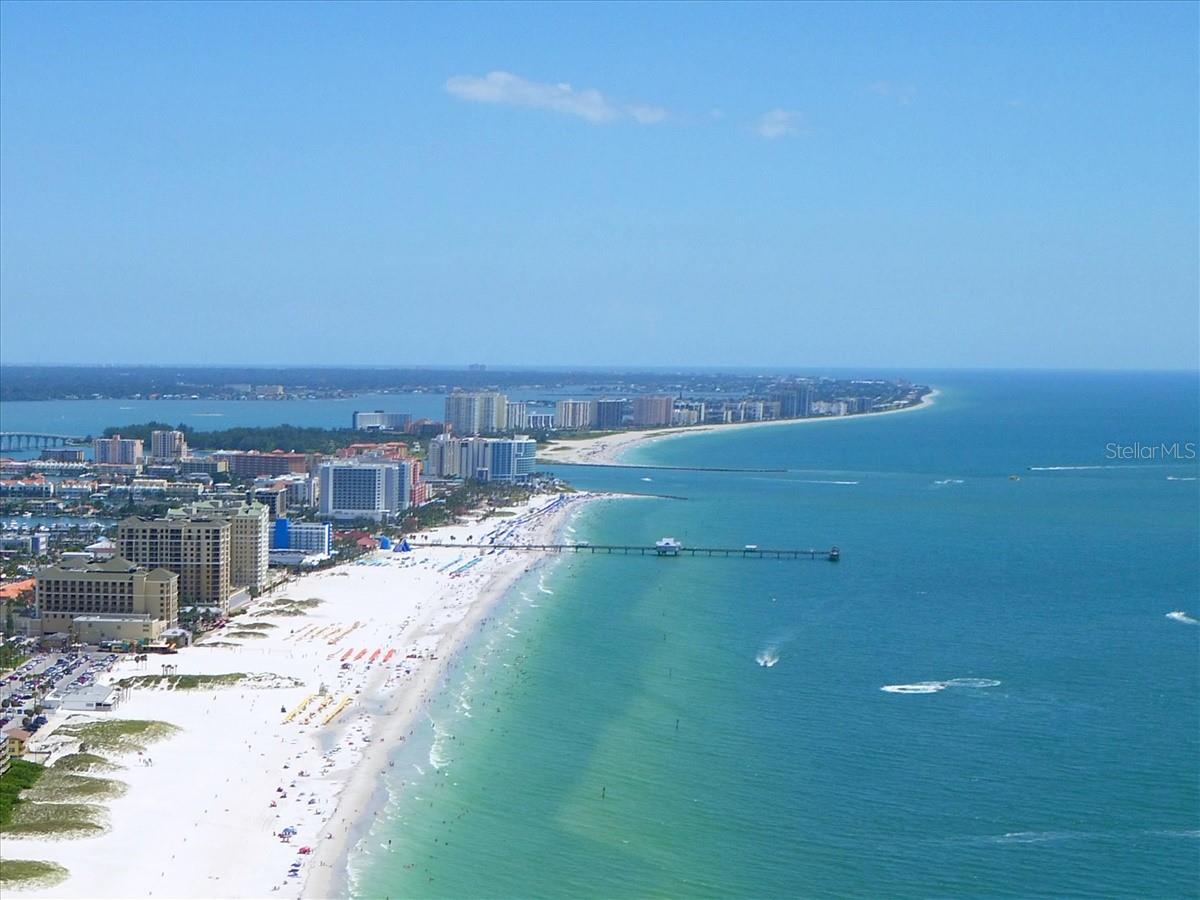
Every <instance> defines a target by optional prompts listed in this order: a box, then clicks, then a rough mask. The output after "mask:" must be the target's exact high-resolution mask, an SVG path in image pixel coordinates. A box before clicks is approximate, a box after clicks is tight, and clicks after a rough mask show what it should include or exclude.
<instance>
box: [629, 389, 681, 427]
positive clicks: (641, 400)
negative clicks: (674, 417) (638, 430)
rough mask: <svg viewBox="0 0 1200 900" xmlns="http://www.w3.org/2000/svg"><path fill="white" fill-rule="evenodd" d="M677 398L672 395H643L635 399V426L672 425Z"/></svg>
mask: <svg viewBox="0 0 1200 900" xmlns="http://www.w3.org/2000/svg"><path fill="white" fill-rule="evenodd" d="M674 409H675V398H674V397H672V396H671V395H670V394H643V395H642V396H640V397H634V398H633V424H634V425H636V426H653V425H670V424H671V413H672V411H673V410H674Z"/></svg>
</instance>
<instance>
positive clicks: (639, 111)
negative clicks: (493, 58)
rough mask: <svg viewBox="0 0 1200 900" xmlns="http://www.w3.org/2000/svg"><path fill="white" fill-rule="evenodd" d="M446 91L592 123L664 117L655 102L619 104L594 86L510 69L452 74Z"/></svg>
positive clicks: (643, 122) (654, 120) (641, 121)
mask: <svg viewBox="0 0 1200 900" xmlns="http://www.w3.org/2000/svg"><path fill="white" fill-rule="evenodd" d="M446 91H447V92H448V93H450V94H452V95H454V96H455V97H458V98H459V99H460V100H470V101H472V102H475V103H495V104H499V105H503V106H527V107H531V108H534V109H548V110H551V111H552V112H558V113H563V114H564V115H568V116H577V117H578V118H580V119H585V120H587V121H588V122H596V123H604V122H615V121H617V120H619V119H631V120H632V121H634V122H637V123H638V124H640V125H653V124H655V123H658V122H662V121H663V120H664V119H666V118H667V111H666V110H665V109H663V108H662V107H659V106H649V105H647V104H631V105H622V104H618V103H614V102H613V101H611V100H609V99H608V98H607V97H605V96H604V95H603V94H602V93H600V91H597V90H595V89H594V88H593V89H588V90H576V89H575V88H573V87H571V85H569V84H566V83H560V84H549V83H546V82H539V81H529V80H528V79H525V78H522V77H521V76H520V75H513V74H512V73H511V72H488V73H487V75H485V76H483V77H482V78H479V77H477V76H475V75H455V76H454V77H453V78H450V79H447V81H446Z"/></svg>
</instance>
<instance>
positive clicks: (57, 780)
mask: <svg viewBox="0 0 1200 900" xmlns="http://www.w3.org/2000/svg"><path fill="white" fill-rule="evenodd" d="M127 789H128V787H127V785H126V784H125V783H124V782H122V781H114V780H113V779H111V778H92V777H90V776H87V775H76V774H73V773H71V772H60V771H58V769H57V767H55V768H51V769H50V770H48V771H47V772H46V774H45V775H43V776H42V777H41V778H40V779H38V783H37V784H36V785H35V786H34V787H33V788H32V789H30V791H29V793H28V794H27V795H26V797H25V799H26V800H32V801H34V802H35V803H62V802H63V801H66V800H80V801H85V802H92V801H97V800H115V799H116V798H117V797H120V796H122V795H123V794H124V793H125V791H126V790H127Z"/></svg>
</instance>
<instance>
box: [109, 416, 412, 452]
mask: <svg viewBox="0 0 1200 900" xmlns="http://www.w3.org/2000/svg"><path fill="white" fill-rule="evenodd" d="M156 430H158V431H162V430H175V431H182V432H183V433H184V434H186V435H187V442H188V446H189V447H191V448H193V449H195V450H261V451H263V452H270V451H272V450H277V449H284V450H289V451H292V452H296V453H333V452H334V451H335V450H338V449H339V448H341V447H346V446H349V445H350V444H354V443H358V442H360V441H362V440H363V433H362V432H361V431H354V430H352V429H350V428H307V427H299V426H296V425H271V426H268V427H262V428H226V429H224V430H222V431H196V430H194V429H193V428H192V427H191V426H190V425H168V424H166V423H165V422H146V423H144V424H140V425H122V426H120V427H119V428H106V429H104V434H105V435H106V436H108V437H111V436H112V435H114V434H119V435H121V436H122V437H129V438H141V439H142V440H144V441H146V443H147V444H149V442H150V432H152V431H156ZM370 437H371V439H372V440H389V439H390V440H396V439H401V440H403V439H405V438H408V439H411V438H412V436H411V435H391V436H387V435H383V436H381V435H371V436H370Z"/></svg>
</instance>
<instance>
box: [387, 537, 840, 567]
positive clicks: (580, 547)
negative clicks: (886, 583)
mask: <svg viewBox="0 0 1200 900" xmlns="http://www.w3.org/2000/svg"><path fill="white" fill-rule="evenodd" d="M408 546H409V547H410V548H411V549H413V550H424V549H437V548H451V549H459V550H525V551H530V552H534V553H604V554H614V553H615V554H620V555H622V556H717V557H742V558H744V559H822V560H828V561H829V562H837V561H838V560H840V559H841V557H842V552H841V550H839V549H838V548H837V547H830V548H829V549H827V550H819V549H817V548H814V547H808V548H803V549H798V548H796V549H775V548H770V547H757V546H755V545H753V544H748V545H746V546H744V547H685V546H682V545H680V546H678V547H670V548H668V549H666V550H664V548H663V547H662V546H660V545H657V544H652V545H649V546H646V545H642V544H585V543H578V544H462V543H436V542H428V543H421V542H414V541H411V540H410V541H409V542H408Z"/></svg>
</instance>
